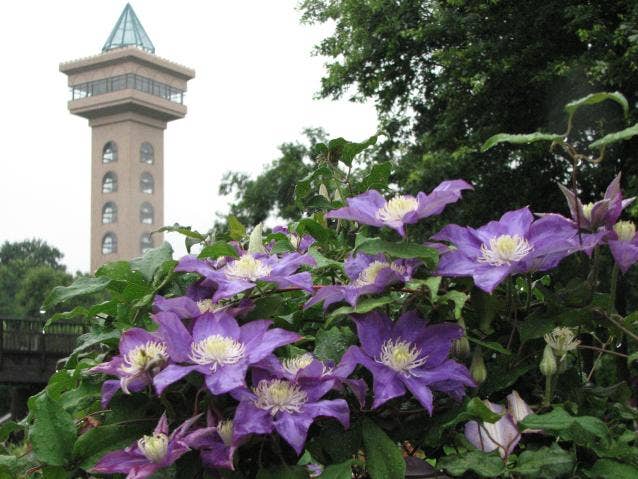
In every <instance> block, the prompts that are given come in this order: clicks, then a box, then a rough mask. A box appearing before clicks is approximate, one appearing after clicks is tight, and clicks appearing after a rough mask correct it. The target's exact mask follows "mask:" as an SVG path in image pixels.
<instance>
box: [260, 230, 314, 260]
mask: <svg viewBox="0 0 638 479" xmlns="http://www.w3.org/2000/svg"><path fill="white" fill-rule="evenodd" d="M272 232H273V233H281V234H284V235H286V236H287V237H288V240H289V241H290V244H291V245H292V246H293V248H295V250H297V251H298V252H299V253H307V252H308V248H310V247H311V246H312V245H313V244H314V243H315V242H316V240H315V239H314V238H313V237H312V236H310V235H301V236H299V235H298V234H297V233H291V232H290V231H289V230H288V228H286V227H285V226H275V227H274V228H273V229H272ZM274 244H275V242H274V241H272V242H271V244H269V245H267V246H266V250H267V251H268V252H270V250H271V249H272V247H273V246H274Z"/></svg>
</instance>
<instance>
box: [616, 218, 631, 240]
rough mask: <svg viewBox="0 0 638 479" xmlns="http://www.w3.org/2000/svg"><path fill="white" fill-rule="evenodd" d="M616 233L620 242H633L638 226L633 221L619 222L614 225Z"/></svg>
mask: <svg viewBox="0 0 638 479" xmlns="http://www.w3.org/2000/svg"><path fill="white" fill-rule="evenodd" d="M614 231H615V232H616V234H617V235H618V239H619V240H620V241H631V240H632V239H634V236H636V225H635V224H634V223H633V222H631V221H619V222H618V223H616V224H615V225H614Z"/></svg>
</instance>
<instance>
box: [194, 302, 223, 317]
mask: <svg viewBox="0 0 638 479" xmlns="http://www.w3.org/2000/svg"><path fill="white" fill-rule="evenodd" d="M197 307H198V308H199V312H200V313H202V314H204V313H214V312H215V311H217V310H218V309H219V305H217V304H215V303H213V300H212V299H202V300H200V301H197Z"/></svg>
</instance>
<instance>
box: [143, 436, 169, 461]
mask: <svg viewBox="0 0 638 479" xmlns="http://www.w3.org/2000/svg"><path fill="white" fill-rule="evenodd" d="M137 447H139V448H140V451H142V454H144V456H145V457H146V459H148V460H149V461H151V462H155V463H158V462H161V461H162V460H164V458H165V457H166V454H167V453H168V436H167V435H166V434H163V433H161V432H160V433H155V434H153V435H151V436H144V437H143V438H142V439H140V440H138V441H137Z"/></svg>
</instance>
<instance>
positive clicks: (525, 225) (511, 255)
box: [433, 208, 578, 293]
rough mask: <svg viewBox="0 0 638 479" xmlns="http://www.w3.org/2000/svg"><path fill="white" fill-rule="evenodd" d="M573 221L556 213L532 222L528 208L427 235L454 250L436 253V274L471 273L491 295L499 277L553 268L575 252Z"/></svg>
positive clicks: (575, 233) (465, 274)
mask: <svg viewBox="0 0 638 479" xmlns="http://www.w3.org/2000/svg"><path fill="white" fill-rule="evenodd" d="M577 234H578V232H577V230H576V228H575V227H574V224H573V222H571V221H570V220H568V219H567V218H564V217H563V216H560V215H556V214H549V215H545V216H543V217H542V218H540V219H538V220H536V221H534V217H533V216H532V213H531V211H530V210H529V208H521V209H519V210H515V211H509V212H507V213H505V214H504V215H503V216H502V217H501V219H500V220H499V221H491V222H489V223H488V224H486V225H484V226H481V227H480V228H478V229H474V228H469V227H461V226H458V225H448V226H446V227H445V228H443V229H442V230H441V231H440V232H438V233H437V234H436V235H434V236H433V239H436V240H438V241H449V242H450V243H452V245H453V246H454V247H455V248H456V249H453V250H452V251H450V252H448V253H445V254H443V255H442V256H441V258H440V260H439V265H438V271H437V274H440V275H441V276H452V277H454V276H472V277H473V278H474V283H475V284H476V286H477V287H479V288H481V289H482V290H483V291H486V292H488V293H491V292H492V291H493V290H494V288H496V286H498V285H499V284H500V283H501V282H502V281H503V280H504V279H505V278H507V277H508V276H511V275H515V274H520V273H527V272H532V271H547V270H549V269H552V268H555V267H556V266H557V265H558V263H560V261H561V260H562V259H563V258H564V257H565V256H568V255H569V254H571V253H573V252H574V251H576V250H577V249H578V248H577V247H576V246H575V243H574V238H576V237H577Z"/></svg>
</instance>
